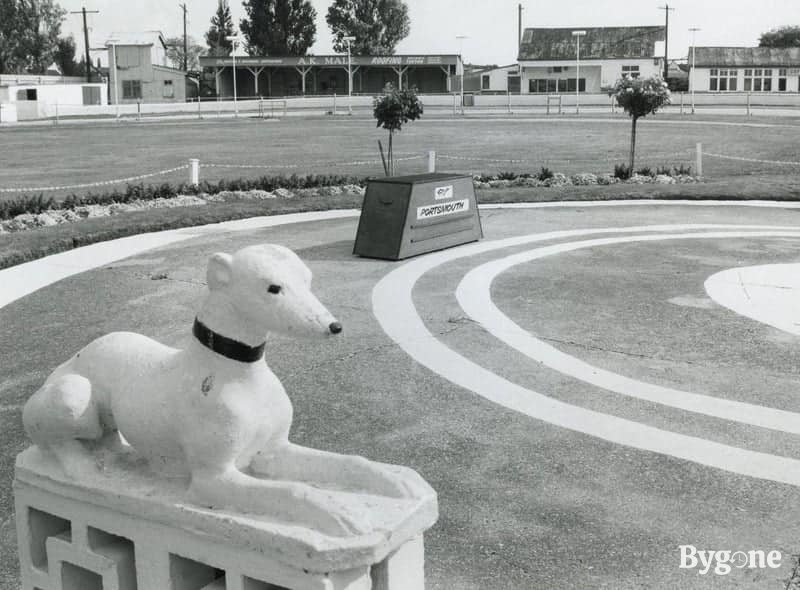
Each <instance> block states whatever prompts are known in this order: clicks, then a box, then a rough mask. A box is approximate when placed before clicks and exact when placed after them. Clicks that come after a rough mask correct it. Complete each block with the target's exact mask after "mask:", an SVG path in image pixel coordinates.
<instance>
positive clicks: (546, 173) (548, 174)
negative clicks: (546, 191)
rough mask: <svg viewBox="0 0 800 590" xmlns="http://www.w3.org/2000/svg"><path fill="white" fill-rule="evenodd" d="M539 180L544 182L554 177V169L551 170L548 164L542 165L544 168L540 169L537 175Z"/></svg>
mask: <svg viewBox="0 0 800 590" xmlns="http://www.w3.org/2000/svg"><path fill="white" fill-rule="evenodd" d="M536 177H537V178H538V179H539V180H541V181H542V182H544V181H545V180H548V179H550V178H553V171H552V170H550V168H548V167H547V166H542V169H541V170H540V171H539V174H537V176H536Z"/></svg>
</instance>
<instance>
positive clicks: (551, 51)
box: [519, 26, 665, 94]
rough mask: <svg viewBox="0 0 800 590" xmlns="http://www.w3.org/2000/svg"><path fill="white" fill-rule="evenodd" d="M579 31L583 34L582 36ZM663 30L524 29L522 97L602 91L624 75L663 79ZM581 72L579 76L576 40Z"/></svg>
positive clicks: (640, 28)
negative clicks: (527, 94) (576, 33)
mask: <svg viewBox="0 0 800 590" xmlns="http://www.w3.org/2000/svg"><path fill="white" fill-rule="evenodd" d="M575 32H582V33H583V34H582V35H580V36H577V35H574V34H573V33H575ZM664 39H665V29H664V27H662V26H653V27H569V28H547V29H545V28H533V29H525V32H524V34H523V36H522V42H521V43H520V46H519V66H520V75H521V86H522V87H521V91H522V93H532V94H533V93H536V94H559V93H567V92H569V93H574V92H575V91H576V87H577V89H578V91H579V92H587V93H598V92H603V91H604V90H605V89H607V88H610V87H612V86H613V85H614V83H615V82H616V81H617V80H618V79H619V78H621V77H622V76H623V75H630V76H632V77H634V78H636V77H639V76H642V77H647V76H652V75H655V74H661V75H663V71H664V58H663V52H662V56H660V57H659V56H658V54H657V52H658V49H663V42H664ZM579 40H580V74H579V76H578V68H577V65H578V42H579Z"/></svg>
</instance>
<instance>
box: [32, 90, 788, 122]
mask: <svg viewBox="0 0 800 590" xmlns="http://www.w3.org/2000/svg"><path fill="white" fill-rule="evenodd" d="M421 99H422V102H423V104H424V105H425V108H426V110H427V111H428V112H429V113H438V114H452V115H461V114H492V113H495V114H497V113H501V114H502V113H506V114H536V115H557V114H571V113H575V112H576V110H577V106H578V105H577V104H576V103H577V102H579V106H580V110H581V112H585V113H615V112H619V111H620V109H619V108H618V107H616V106H615V105H614V102H613V100H612V99H611V98H610V97H609V96H608V95H607V94H582V95H580V98H579V99H577V100H576V96H575V95H574V94H556V95H546V94H469V93H467V94H465V96H464V105H463V106H462V104H461V96H460V95H459V94H457V93H451V94H425V95H421ZM372 101H373V97H372V96H366V95H354V96H352V97H348V96H347V95H344V96H342V95H327V96H304V97H288V98H259V97H246V98H242V99H239V100H237V101H233V100H203V101H195V102H185V103H127V104H119V105H103V106H101V105H97V106H84V105H76V104H48V105H42V106H43V108H40V112H41V113H42V116H43V118H44V119H51V120H53V122H56V123H57V122H60V121H61V120H62V119H72V118H112V119H139V120H141V119H152V118H157V117H171V118H172V117H184V118H198V119H202V118H210V117H235V116H243V117H262V118H277V117H289V116H304V115H306V116H307V115H311V116H318V115H340V114H347V113H349V112H356V113H360V114H365V113H367V112H369V111H371V109H372ZM664 110H665V111H666V112H672V113H680V114H689V113H692V112H693V111H694V112H695V113H698V112H699V113H708V114H720V113H721V114H737V115H769V114H772V115H795V116H800V94H787V93H781V94H775V93H773V94H765V93H752V94H745V93H728V94H722V93H719V94H712V93H697V94H695V95H694V98H693V97H692V95H691V94H690V93H673V96H672V104H671V105H670V106H668V107H666V108H665V109H664Z"/></svg>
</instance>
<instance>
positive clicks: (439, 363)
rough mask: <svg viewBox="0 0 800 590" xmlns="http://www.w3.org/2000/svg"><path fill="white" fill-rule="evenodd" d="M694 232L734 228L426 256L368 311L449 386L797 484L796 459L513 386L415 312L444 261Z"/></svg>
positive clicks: (394, 278)
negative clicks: (428, 278)
mask: <svg viewBox="0 0 800 590" xmlns="http://www.w3.org/2000/svg"><path fill="white" fill-rule="evenodd" d="M695 229H706V230H714V229H716V230H722V229H731V227H730V226H726V227H723V226H710V225H706V226H690V225H673V226H651V227H635V228H634V227H628V228H604V229H591V230H572V231H562V232H549V233H545V234H539V235H534V236H522V237H517V238H509V239H506V240H497V241H494V242H482V243H478V244H472V245H468V246H462V247H460V248H456V249H452V250H447V251H444V252H438V253H434V254H430V255H427V256H424V257H422V258H418V259H415V260H413V261H411V262H408V263H406V264H404V265H403V266H401V267H400V268H398V269H396V270H394V271H392V272H390V273H389V274H388V275H386V276H385V277H384V278H383V279H381V280H380V281H379V282H378V284H377V285H376V286H375V288H374V290H373V293H372V305H373V310H374V313H375V316H376V317H377V319H378V322H379V323H380V325H381V327H382V328H383V330H384V331H385V332H386V333H387V334H388V335H389V337H390V338H392V339H393V340H394V341H395V342H396V343H397V344H398V346H400V347H401V348H402V349H403V350H404V351H405V352H406V353H407V354H409V355H410V356H411V357H412V358H414V359H415V360H416V361H417V362H419V363H420V364H421V365H423V366H425V367H427V368H428V369H430V370H431V371H433V372H435V373H437V374H439V375H441V376H442V377H444V378H445V379H447V380H449V381H451V382H452V383H454V384H456V385H458V386H460V387H463V388H464V389H466V390H468V391H472V392H474V393H476V394H478V395H480V396H482V397H484V398H485V399H487V400H489V401H492V402H494V403H497V404H499V405H501V406H503V407H506V408H509V409H512V410H515V411H517V412H520V413H523V414H526V415H527V416H530V417H532V418H536V419H538V420H542V421H544V422H547V423H550V424H553V425H556V426H560V427H563V428H567V429H570V430H573V431H576V432H580V433H584V434H588V435H591V436H594V437H597V438H600V439H603V440H606V441H609V442H612V443H616V444H621V445H626V446H629V447H633V448H637V449H641V450H645V451H651V452H654V453H659V454H662V455H667V456H671V457H676V458H679V459H684V460H687V461H692V462H695V463H700V464H702V465H707V466H710V467H715V468H718V469H723V470H726V471H729V472H732V473H737V474H740V475H746V476H750V477H756V478H760V479H765V480H771V481H776V482H781V483H787V484H791V485H795V486H797V485H800V461H798V460H797V459H791V458H788V457H780V456H776V455H771V454H768V453H761V452H757V451H750V450H747V449H742V448H738V447H734V446H729V445H724V444H721V443H717V442H713V441H709V440H705V439H702V438H699V437H694V436H688V435H684V434H678V433H674V432H669V431H666V430H662V429H659V428H654V427H652V426H647V425H644V424H640V423H638V422H634V421H631V420H626V419H623V418H619V417H616V416H610V415H608V414H603V413H601V412H596V411H593V410H587V409H584V408H580V407H577V406H574V405H571V404H567V403H564V402H561V401H558V400H555V399H553V398H551V397H549V396H547V395H543V394H541V393H538V392H536V391H533V390H531V389H527V388H525V387H522V386H520V385H517V384H515V383H512V382H510V381H508V380H506V379H504V378H502V377H500V376H498V375H496V374H495V373H493V372H491V371H489V370H487V369H485V368H483V367H481V366H480V365H478V364H476V363H475V362H473V361H471V360H469V359H467V358H465V357H463V356H461V355H460V354H458V353H456V352H455V351H453V350H452V349H450V348H449V347H447V346H446V345H444V344H443V343H442V342H440V341H438V340H437V339H436V337H435V336H434V335H433V334H431V333H430V331H429V330H428V329H427V328H426V326H425V324H424V322H423V321H422V318H420V316H419V314H418V313H417V310H416V308H415V307H414V302H413V299H412V289H413V287H414V284H415V283H416V282H417V280H419V279H420V278H421V277H422V276H423V275H424V274H425V273H427V272H428V271H430V270H432V269H434V268H436V267H438V266H440V265H442V264H444V263H447V262H451V261H453V260H457V259H460V258H464V257H467V256H474V255H477V254H482V253H486V252H491V251H493V250H497V249H501V248H507V247H510V246H518V245H523V244H526V243H533V242H541V241H545V240H555V239H561V238H571V237H576V236H582V235H590V234H604V233H605V234H613V233H626V232H627V233H633V232H637V233H641V232H652V231H661V232H670V231H673V232H674V231H681V232H683V231H689V230H695ZM738 229H740V230H742V231H745V230H748V229H749V230H751V231H759V230H761V231H769V230H772V231H776V232H777V231H782V230H795V231H796V230H797V229H798V228H796V227H794V228H791V227H790V228H786V227H772V228H769V227H767V228H765V227H764V226H750V227H747V226H739V228H738Z"/></svg>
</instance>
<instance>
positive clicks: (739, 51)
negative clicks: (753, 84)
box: [689, 47, 800, 68]
mask: <svg viewBox="0 0 800 590" xmlns="http://www.w3.org/2000/svg"><path fill="white" fill-rule="evenodd" d="M695 51H696V53H695V65H696V66H697V67H706V68H707V67H714V66H723V67H724V66H727V67H746V66H766V67H780V66H786V67H798V66H800V47H696V48H695ZM691 62H692V48H691V47H690V48H689V63H691Z"/></svg>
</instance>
